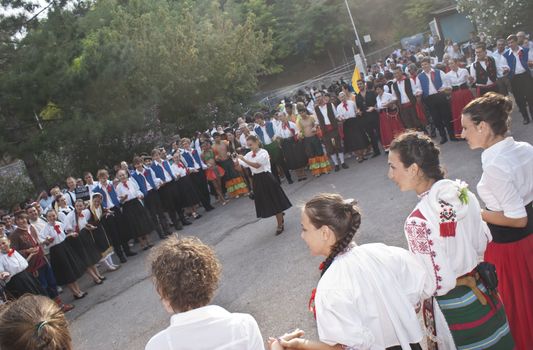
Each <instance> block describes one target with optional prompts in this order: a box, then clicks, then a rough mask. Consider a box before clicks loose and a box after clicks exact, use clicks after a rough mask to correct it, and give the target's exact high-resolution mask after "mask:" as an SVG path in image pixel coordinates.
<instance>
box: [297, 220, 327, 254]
mask: <svg viewBox="0 0 533 350" xmlns="http://www.w3.org/2000/svg"><path fill="white" fill-rule="evenodd" d="M300 220H301V225H302V233H301V235H300V236H301V237H302V239H303V240H304V242H305V244H307V248H309V252H310V253H311V255H313V256H320V255H322V256H327V255H328V254H329V250H330V249H331V248H330V247H328V241H327V240H326V239H325V236H324V234H323V231H322V229H321V228H320V227H319V228H316V227H315V226H313V224H312V223H311V220H310V219H309V216H308V215H307V213H306V212H305V210H302V216H301V219H300Z"/></svg>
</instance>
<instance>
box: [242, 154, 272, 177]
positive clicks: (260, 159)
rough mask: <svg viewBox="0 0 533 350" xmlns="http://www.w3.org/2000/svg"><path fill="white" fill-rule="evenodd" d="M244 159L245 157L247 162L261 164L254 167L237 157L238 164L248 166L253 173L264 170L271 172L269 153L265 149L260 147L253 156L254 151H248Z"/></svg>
mask: <svg viewBox="0 0 533 350" xmlns="http://www.w3.org/2000/svg"><path fill="white" fill-rule="evenodd" d="M244 159H246V160H247V161H249V162H252V163H259V164H261V166H260V167H259V168H254V167H251V166H249V165H248V164H246V163H245V162H244V161H242V160H240V159H239V164H240V165H242V166H243V167H246V168H250V171H251V172H252V175H253V174H259V173H264V172H271V170H270V155H269V154H268V152H267V151H266V150H265V149H262V148H260V149H259V151H257V153H256V154H255V156H254V152H248V153H246V155H245V156H244Z"/></svg>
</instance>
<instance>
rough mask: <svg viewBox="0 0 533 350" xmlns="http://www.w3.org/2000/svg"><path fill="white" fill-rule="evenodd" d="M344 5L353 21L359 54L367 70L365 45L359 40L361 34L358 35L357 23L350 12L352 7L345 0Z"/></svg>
mask: <svg viewBox="0 0 533 350" xmlns="http://www.w3.org/2000/svg"><path fill="white" fill-rule="evenodd" d="M344 3H345V4H346V9H347V10H348V15H349V16H350V21H352V27H353V31H354V32H355V38H356V41H357V46H358V47H359V53H360V54H361V59H362V60H363V64H364V65H365V68H366V66H367V64H366V57H365V52H364V51H363V45H362V44H361V40H359V34H357V28H356V27H355V22H354V21H353V16H352V11H351V10H350V6H348V0H344Z"/></svg>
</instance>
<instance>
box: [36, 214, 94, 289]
mask: <svg viewBox="0 0 533 350" xmlns="http://www.w3.org/2000/svg"><path fill="white" fill-rule="evenodd" d="M49 237H51V238H53V240H52V242H51V243H50V244H49V245H48V247H49V249H50V265H51V266H52V270H53V271H54V276H55V277H56V280H57V284H58V285H60V286H64V285H67V284H70V283H74V282H76V281H77V280H78V279H79V278H80V277H81V276H83V274H84V273H85V266H83V265H82V264H81V260H80V258H79V257H78V256H77V255H76V253H75V252H74V251H73V249H72V247H71V246H70V245H69V244H68V243H67V236H66V235H65V226H64V225H63V223H62V222H60V221H56V222H55V223H54V224H50V223H47V224H46V226H45V227H44V229H43V230H42V231H41V232H39V240H40V241H41V242H45V241H46V240H47V239H48V238H49Z"/></svg>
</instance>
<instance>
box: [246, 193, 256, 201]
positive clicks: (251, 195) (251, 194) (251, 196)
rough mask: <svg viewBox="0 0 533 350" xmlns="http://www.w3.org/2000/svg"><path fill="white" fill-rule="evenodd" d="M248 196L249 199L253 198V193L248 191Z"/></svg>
mask: <svg viewBox="0 0 533 350" xmlns="http://www.w3.org/2000/svg"><path fill="white" fill-rule="evenodd" d="M248 198H250V199H251V200H254V198H255V195H254V193H253V192H250V194H249V195H248Z"/></svg>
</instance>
